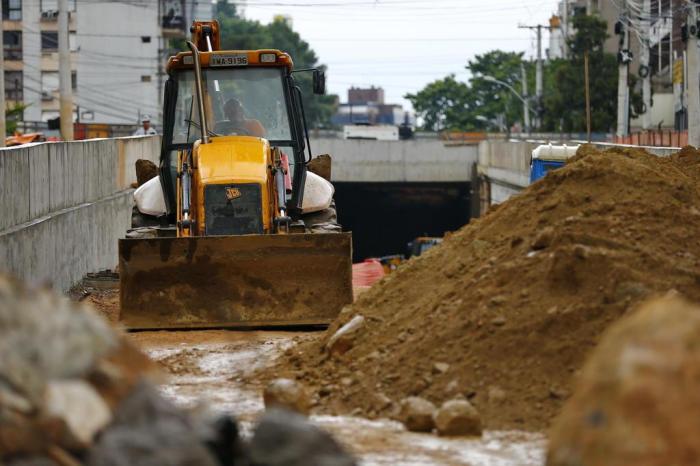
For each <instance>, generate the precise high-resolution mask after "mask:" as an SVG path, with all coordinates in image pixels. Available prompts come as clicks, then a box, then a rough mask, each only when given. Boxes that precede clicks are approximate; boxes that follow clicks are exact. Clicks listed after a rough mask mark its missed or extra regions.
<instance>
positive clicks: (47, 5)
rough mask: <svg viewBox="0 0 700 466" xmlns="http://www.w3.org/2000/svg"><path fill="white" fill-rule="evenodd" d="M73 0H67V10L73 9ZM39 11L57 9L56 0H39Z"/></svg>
mask: <svg viewBox="0 0 700 466" xmlns="http://www.w3.org/2000/svg"><path fill="white" fill-rule="evenodd" d="M75 3H76V1H75V0H68V11H75ZM40 5H41V11H42V12H44V11H58V0H40Z"/></svg>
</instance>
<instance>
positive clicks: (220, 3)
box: [214, 0, 236, 20]
mask: <svg viewBox="0 0 700 466" xmlns="http://www.w3.org/2000/svg"><path fill="white" fill-rule="evenodd" d="M214 11H215V13H214V15H215V17H216V19H218V20H221V18H232V17H234V16H236V4H235V3H233V2H230V3H229V1H228V0H217V2H216V5H215V7H214Z"/></svg>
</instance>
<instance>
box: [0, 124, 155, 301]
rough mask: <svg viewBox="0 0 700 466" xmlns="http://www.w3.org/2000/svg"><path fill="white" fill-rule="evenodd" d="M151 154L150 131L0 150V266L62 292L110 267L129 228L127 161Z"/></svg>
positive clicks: (130, 171)
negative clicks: (83, 278) (145, 134)
mask: <svg viewBox="0 0 700 466" xmlns="http://www.w3.org/2000/svg"><path fill="white" fill-rule="evenodd" d="M159 155H160V138H159V137H153V136H151V137H136V138H131V137H130V138H119V139H98V140H88V141H75V142H68V143H38V144H32V145H27V146H21V147H17V148H7V149H2V150H0V270H2V271H6V272H10V273H12V274H14V275H16V276H18V277H20V278H22V279H24V280H27V281H30V282H34V283H39V282H44V283H52V284H53V286H54V287H55V288H56V289H59V290H63V291H65V290H67V289H68V288H70V287H71V286H72V285H73V284H74V283H76V282H77V281H78V280H80V278H81V277H83V276H84V275H85V274H86V273H88V272H94V271H97V270H100V269H106V268H114V267H115V266H116V264H117V239H118V238H119V237H121V236H123V235H124V232H125V231H126V229H127V228H128V227H129V225H130V218H131V207H132V195H131V193H132V190H131V189H130V184H131V183H132V182H134V181H135V180H136V174H135V172H134V162H135V161H136V159H138V158H145V159H149V160H152V161H154V162H156V161H157V160H158V158H159Z"/></svg>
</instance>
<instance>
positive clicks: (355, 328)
mask: <svg viewBox="0 0 700 466" xmlns="http://www.w3.org/2000/svg"><path fill="white" fill-rule="evenodd" d="M364 324H365V318H364V317H363V316H361V315H356V316H355V317H353V318H352V319H350V321H349V322H348V323H346V324H345V325H343V326H342V327H340V328H339V329H338V330H337V331H336V332H335V333H334V334H333V336H331V337H330V339H329V340H328V343H326V351H328V352H329V353H330V354H331V355H332V356H333V355H342V354H345V353H346V352H348V351H349V350H350V349H351V348H352V347H353V345H354V344H355V338H357V335H358V334H359V333H360V330H361V329H362V327H363V326H364Z"/></svg>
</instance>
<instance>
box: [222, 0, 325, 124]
mask: <svg viewBox="0 0 700 466" xmlns="http://www.w3.org/2000/svg"><path fill="white" fill-rule="evenodd" d="M217 20H218V21H219V26H220V29H221V48H222V49H228V50H250V49H265V48H274V49H279V50H282V51H284V52H287V53H289V55H290V56H291V57H292V61H293V62H294V68H295V69H303V68H319V69H321V70H324V71H325V69H326V67H325V66H324V65H321V64H319V63H318V57H317V56H316V53H315V52H314V51H313V50H312V49H311V47H310V46H309V44H308V43H307V42H306V41H304V40H303V39H302V38H301V36H299V34H298V33H296V32H295V31H294V30H293V29H292V28H291V27H290V26H289V23H288V22H287V21H286V20H285V19H284V18H282V17H278V18H275V20H274V21H273V22H272V23H270V24H261V23H259V22H258V21H251V20H247V19H244V18H240V17H238V16H237V15H236V11H235V6H233V5H232V4H230V3H227V2H225V0H219V2H218V3H217ZM295 79H296V80H297V82H298V83H299V85H300V87H301V90H302V93H303V95H304V99H303V101H304V109H305V113H306V119H307V122H308V124H309V126H310V127H323V126H328V125H329V124H330V119H331V117H332V116H333V114H334V113H335V107H336V102H337V97H336V96H333V95H323V96H318V95H314V94H313V91H312V81H313V80H312V75H311V73H308V72H307V73H303V72H302V73H297V74H295Z"/></svg>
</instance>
